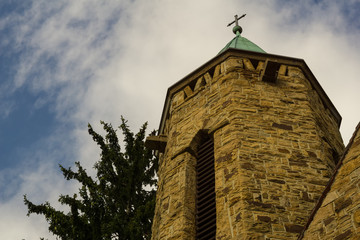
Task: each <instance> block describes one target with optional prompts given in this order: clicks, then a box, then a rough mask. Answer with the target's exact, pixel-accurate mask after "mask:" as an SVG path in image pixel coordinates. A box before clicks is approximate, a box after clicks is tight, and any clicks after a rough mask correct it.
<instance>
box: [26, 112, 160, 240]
mask: <svg viewBox="0 0 360 240" xmlns="http://www.w3.org/2000/svg"><path fill="white" fill-rule="evenodd" d="M121 120H122V124H121V125H120V126H119V129H121V130H122V133H123V136H124V145H125V149H124V150H125V151H121V148H120V144H119V139H118V137H117V135H116V130H114V129H113V127H112V126H111V124H108V123H105V122H101V124H102V125H103V128H104V130H105V131H106V136H105V137H103V136H101V135H100V134H98V133H96V132H95V131H94V130H93V128H92V127H91V125H90V124H89V125H88V132H89V134H90V135H91V136H92V138H93V140H94V141H95V142H96V143H97V144H98V145H99V147H100V149H101V155H100V156H101V159H100V160H99V161H98V162H97V163H96V164H95V165H94V167H95V170H96V176H95V177H91V176H89V175H88V174H87V172H86V170H85V169H84V168H83V167H82V166H81V165H80V163H79V162H76V163H75V165H76V167H77V171H73V170H72V169H71V168H64V167H63V166H61V165H60V169H61V171H62V173H63V175H64V177H65V178H66V179H67V180H76V181H78V182H79V183H80V184H81V187H80V189H79V192H78V194H74V195H73V196H69V195H60V197H59V202H60V203H61V204H65V205H68V206H69V207H70V212H68V213H64V212H62V211H58V210H56V209H55V208H53V207H52V206H51V205H50V204H49V203H48V202H45V203H44V204H40V205H36V204H34V203H32V202H31V201H30V200H28V198H27V197H26V195H25V196H24V202H25V205H26V206H27V207H28V214H27V215H28V216H29V215H30V214H32V213H36V214H41V215H44V217H45V218H46V220H47V222H48V223H49V231H50V232H52V233H53V234H54V235H56V236H57V237H59V238H60V239H74V240H75V239H76V240H82V239H89V240H90V239H93V240H95V239H96V240H99V239H119V240H122V239H124V240H128V239H129V240H139V239H150V238H151V225H152V218H153V215H154V208H155V193H156V191H155V190H154V188H155V187H156V178H155V175H156V170H157V166H158V165H157V164H158V163H157V158H156V157H155V156H154V155H153V152H152V151H151V150H149V149H147V148H146V147H145V145H144V139H145V130H146V127H147V123H145V124H144V125H143V126H142V127H141V128H140V131H139V132H138V133H137V134H135V135H134V133H132V132H131V131H130V129H129V126H128V125H127V122H126V120H125V119H124V118H121Z"/></svg>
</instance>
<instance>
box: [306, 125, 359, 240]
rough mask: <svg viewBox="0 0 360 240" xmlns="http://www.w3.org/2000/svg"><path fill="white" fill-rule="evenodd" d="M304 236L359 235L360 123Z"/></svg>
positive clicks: (345, 236) (352, 236) (339, 236)
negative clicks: (333, 179)
mask: <svg viewBox="0 0 360 240" xmlns="http://www.w3.org/2000/svg"><path fill="white" fill-rule="evenodd" d="M347 148H348V149H347V152H346V155H345V156H344V158H343V160H342V162H341V163H340V164H341V165H340V169H339V170H338V171H337V173H336V175H335V176H334V177H335V181H334V182H333V183H332V184H331V186H330V188H329V191H328V192H327V194H326V197H325V198H324V200H323V201H322V204H321V207H320V208H319V209H318V210H317V212H316V214H315V217H314V218H313V219H312V222H311V224H310V226H309V227H308V229H307V230H306V231H305V234H304V237H303V239H311V240H313V239H335V240H340V239H359V236H360V124H359V125H358V127H357V129H356V131H355V134H354V136H353V138H352V140H351V141H350V143H349V146H348V147H347Z"/></svg>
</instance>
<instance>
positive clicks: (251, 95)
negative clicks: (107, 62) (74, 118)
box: [148, 49, 346, 240]
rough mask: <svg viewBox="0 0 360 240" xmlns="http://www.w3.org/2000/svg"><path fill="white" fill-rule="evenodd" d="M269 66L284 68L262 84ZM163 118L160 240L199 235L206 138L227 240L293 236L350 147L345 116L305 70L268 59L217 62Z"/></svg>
mask: <svg viewBox="0 0 360 240" xmlns="http://www.w3.org/2000/svg"><path fill="white" fill-rule="evenodd" d="M267 61H273V62H276V63H277V64H279V69H278V71H277V75H276V76H275V81H273V82H268V81H263V80H262V78H261V76H262V73H264V71H265V70H266V69H265V68H266V63H267ZM330 103H331V102H330ZM335 111H336V110H335ZM161 121H162V122H161V128H160V132H159V136H152V137H150V138H149V139H148V144H149V145H151V146H153V147H154V148H157V149H158V150H159V152H160V153H159V155H160V165H159V172H158V175H159V182H158V192H157V199H156V210H155V217H154V223H153V233H152V239H154V240H155V239H161V240H165V239H167V240H170V239H195V232H196V221H195V212H196V193H195V191H196V185H195V183H196V172H195V166H196V157H197V156H196V148H197V147H198V145H199V142H200V141H201V136H202V135H204V134H207V135H210V136H211V137H212V138H213V140H214V158H215V193H216V239H222V240H225V239H296V238H297V236H298V235H299V233H300V232H301V231H302V230H303V228H304V225H305V223H306V222H307V219H308V216H309V215H310V213H311V211H312V209H313V208H314V206H315V204H316V202H317V200H318V198H319V197H320V195H321V193H322V192H323V190H324V188H325V186H326V184H327V182H328V181H329V178H330V177H331V175H332V172H333V170H334V168H335V165H336V161H337V160H338V156H340V155H341V154H342V153H343V151H344V146H343V142H342V139H341V136H340V133H339V124H340V122H339V118H338V117H337V116H336V114H334V109H333V106H332V105H331V104H329V99H328V98H327V96H326V94H324V92H323V90H322V89H321V87H319V85H318V83H317V81H316V79H315V78H314V76H313V75H312V74H311V72H310V70H309V69H308V67H307V66H306V64H305V63H304V62H303V61H302V60H298V59H292V58H287V57H279V56H275V55H270V54H259V53H249V52H245V51H241V50H235V49H234V50H231V49H230V50H228V51H226V52H225V53H223V54H221V55H220V56H217V57H215V58H214V59H212V60H211V61H209V62H208V63H206V64H204V65H203V66H202V67H200V68H199V69H197V70H196V71H194V72H192V73H191V74H189V75H188V76H187V77H185V78H184V79H182V80H181V81H179V82H178V83H176V84H175V85H173V86H172V87H170V88H169V91H168V96H167V99H166V101H165V107H164V112H163V117H162V120H161ZM345 200H346V199H344V201H345ZM335 204H336V203H335ZM344 204H346V203H344ZM329 221H330V219H329ZM329 224H330V223H329Z"/></svg>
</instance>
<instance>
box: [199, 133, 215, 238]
mask: <svg viewBox="0 0 360 240" xmlns="http://www.w3.org/2000/svg"><path fill="white" fill-rule="evenodd" d="M215 237H216V204H215V169H214V142H213V140H212V139H209V140H208V141H206V142H204V143H203V144H201V145H200V146H199V149H198V159H197V164H196V239H197V240H205V239H206V240H211V239H215Z"/></svg>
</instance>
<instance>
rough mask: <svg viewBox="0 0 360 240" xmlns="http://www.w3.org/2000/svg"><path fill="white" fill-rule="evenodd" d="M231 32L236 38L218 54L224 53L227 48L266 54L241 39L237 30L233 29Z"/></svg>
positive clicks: (253, 44) (251, 43)
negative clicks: (234, 33)
mask: <svg viewBox="0 0 360 240" xmlns="http://www.w3.org/2000/svg"><path fill="white" fill-rule="evenodd" d="M233 30H234V32H236V36H235V37H234V38H233V39H232V40H231V41H230V42H229V43H228V44H226V46H225V47H224V48H223V49H222V50H221V51H220V52H219V53H218V54H220V53H222V52H225V51H226V50H227V49H229V48H235V49H241V50H246V51H252V52H260V53H266V52H265V51H264V50H262V49H261V48H260V47H259V46H257V45H256V44H255V43H253V42H251V41H249V40H248V39H246V38H244V37H242V36H241V35H240V32H241V31H239V29H235V27H234V29H233Z"/></svg>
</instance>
